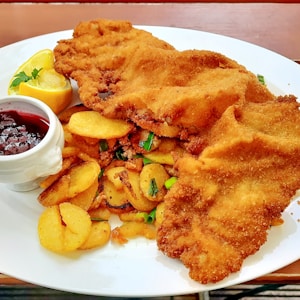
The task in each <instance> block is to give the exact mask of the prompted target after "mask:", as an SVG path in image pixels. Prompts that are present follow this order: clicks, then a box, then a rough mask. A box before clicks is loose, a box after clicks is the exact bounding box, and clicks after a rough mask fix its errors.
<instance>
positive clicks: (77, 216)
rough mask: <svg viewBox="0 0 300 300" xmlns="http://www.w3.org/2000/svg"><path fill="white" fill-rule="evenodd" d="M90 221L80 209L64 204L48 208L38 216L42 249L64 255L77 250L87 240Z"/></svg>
mask: <svg viewBox="0 0 300 300" xmlns="http://www.w3.org/2000/svg"><path fill="white" fill-rule="evenodd" d="M91 226H92V221H91V219H90V216H89V214H88V213H87V212H86V211H85V210H83V209H81V208H80V207H78V206H76V205H73V204H71V203H68V202H65V203H61V204H60V205H55V206H51V207H48V208H47V209H46V210H45V211H44V212H43V213H42V215H41V216H40V219H39V223H38V235H39V239H40V243H41V245H42V246H43V247H45V248H46V249H48V250H50V251H54V252H58V253H64V252H71V251H74V250H76V249H78V248H79V247H80V246H81V245H82V244H83V243H84V242H85V241H86V240H87V238H88V236H89V234H90V231H91Z"/></svg>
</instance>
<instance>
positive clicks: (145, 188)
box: [140, 164, 170, 201]
mask: <svg viewBox="0 0 300 300" xmlns="http://www.w3.org/2000/svg"><path fill="white" fill-rule="evenodd" d="M169 177H170V176H169V175H168V173H167V172H166V170H165V168H164V167H163V166H162V165H161V164H148V165H145V166H144V167H143V169H142V171H141V173H140V188H141V191H142V193H143V195H144V196H145V197H146V198H147V199H148V200H150V201H163V199H164V196H165V195H166V193H167V189H166V188H165V186H164V184H165V181H166V180H167V179H168V178H169ZM154 183H155V189H157V190H156V191H154V187H153V186H152V185H153V184H154Z"/></svg>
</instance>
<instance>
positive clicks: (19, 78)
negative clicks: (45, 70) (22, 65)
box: [10, 68, 42, 87]
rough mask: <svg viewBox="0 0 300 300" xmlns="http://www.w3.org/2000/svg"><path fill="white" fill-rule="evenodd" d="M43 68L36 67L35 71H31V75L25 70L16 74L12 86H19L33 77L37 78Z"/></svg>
mask: <svg viewBox="0 0 300 300" xmlns="http://www.w3.org/2000/svg"><path fill="white" fill-rule="evenodd" d="M41 70H42V68H41V69H39V70H38V69H36V68H34V69H33V71H32V72H31V76H28V75H27V74H26V73H25V72H24V71H22V72H20V73H18V74H16V75H15V76H14V77H15V79H14V80H13V81H12V83H11V85H10V87H17V86H19V85H20V83H21V82H27V81H29V80H32V79H37V78H38V76H39V72H40V71H41Z"/></svg>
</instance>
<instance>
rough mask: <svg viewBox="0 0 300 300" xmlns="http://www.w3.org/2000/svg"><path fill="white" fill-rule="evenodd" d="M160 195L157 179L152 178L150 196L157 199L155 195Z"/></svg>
mask: <svg viewBox="0 0 300 300" xmlns="http://www.w3.org/2000/svg"><path fill="white" fill-rule="evenodd" d="M157 193H158V187H157V184H156V180H155V178H151V180H150V185H149V191H148V194H149V195H150V196H151V197H155V195H156V194H157Z"/></svg>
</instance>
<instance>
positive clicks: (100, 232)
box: [79, 221, 111, 250]
mask: <svg viewBox="0 0 300 300" xmlns="http://www.w3.org/2000/svg"><path fill="white" fill-rule="evenodd" d="M110 231H111V230H110V225H109V223H108V222H107V221H101V222H93V223H92V228H91V232H90V234H89V236H88V238H87V239H86V241H85V242H84V243H83V244H82V245H81V246H80V247H79V249H80V250H87V249H92V248H96V247H101V246H104V245H105V244H107V243H108V241H109V239H110Z"/></svg>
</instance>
